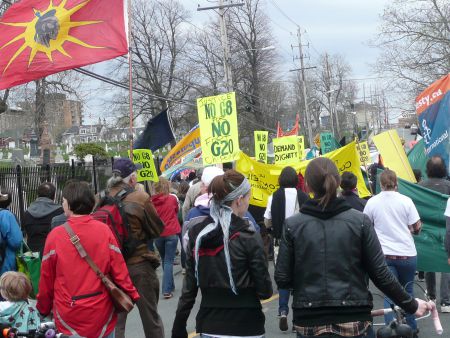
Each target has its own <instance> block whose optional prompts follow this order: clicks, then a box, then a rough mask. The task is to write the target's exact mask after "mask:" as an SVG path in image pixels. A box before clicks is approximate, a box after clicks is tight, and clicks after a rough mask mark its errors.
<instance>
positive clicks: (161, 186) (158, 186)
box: [155, 177, 170, 195]
mask: <svg viewBox="0 0 450 338" xmlns="http://www.w3.org/2000/svg"><path fill="white" fill-rule="evenodd" d="M155 192H156V193H157V194H161V193H162V194H164V195H168V194H169V192H170V182H169V181H168V180H167V179H166V178H164V177H160V178H159V182H157V183H155Z"/></svg>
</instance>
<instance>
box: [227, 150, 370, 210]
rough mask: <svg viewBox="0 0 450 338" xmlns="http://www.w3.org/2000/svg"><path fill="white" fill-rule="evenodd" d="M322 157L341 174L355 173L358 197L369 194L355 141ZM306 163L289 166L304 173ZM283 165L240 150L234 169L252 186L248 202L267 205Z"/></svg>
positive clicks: (261, 205) (276, 187)
mask: <svg viewBox="0 0 450 338" xmlns="http://www.w3.org/2000/svg"><path fill="white" fill-rule="evenodd" d="M324 157H328V158H329V159H330V160H332V161H333V162H334V163H336V166H337V168H338V170H339V173H341V174H342V173H343V172H344V171H350V172H352V173H353V174H355V175H356V177H357V178H358V185H357V189H358V194H359V196H360V197H366V196H370V192H369V190H367V187H366V185H365V183H364V178H363V176H362V174H361V169H360V165H361V164H360V162H359V154H358V152H357V150H356V145H355V142H352V143H349V144H347V145H346V146H345V147H342V148H339V149H337V150H334V151H332V152H329V153H328V154H326V155H325V156H324ZM308 163H309V161H301V162H299V161H297V163H291V164H290V166H292V167H293V168H294V169H295V170H296V171H297V172H301V173H302V174H303V175H304V173H305V169H306V166H307V165H308ZM284 167H285V166H284V165H276V164H264V163H260V162H257V161H255V160H253V159H251V158H250V157H249V156H247V155H246V154H244V153H242V152H241V154H240V156H239V158H238V160H237V161H236V170H237V171H239V172H240V173H242V174H243V175H245V177H247V179H248V180H249V182H250V184H251V186H252V196H251V199H250V204H253V205H256V206H260V207H266V206H267V199H268V198H269V196H270V195H272V194H273V193H274V192H275V191H276V190H277V189H278V176H279V175H280V173H281V170H282V169H283V168H284Z"/></svg>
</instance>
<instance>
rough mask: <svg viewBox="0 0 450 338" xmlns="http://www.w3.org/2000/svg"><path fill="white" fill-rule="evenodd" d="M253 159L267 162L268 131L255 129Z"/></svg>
mask: <svg viewBox="0 0 450 338" xmlns="http://www.w3.org/2000/svg"><path fill="white" fill-rule="evenodd" d="M254 137H255V159H256V160H257V161H260V162H262V163H267V142H268V140H269V132H268V131H263V130H255V131H254Z"/></svg>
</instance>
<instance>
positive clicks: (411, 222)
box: [364, 169, 422, 331]
mask: <svg viewBox="0 0 450 338" xmlns="http://www.w3.org/2000/svg"><path fill="white" fill-rule="evenodd" d="M380 184H381V190H382V191H381V193H379V194H378V195H376V196H374V197H372V198H371V199H369V201H368V202H367V204H366V206H365V208H364V213H365V214H366V215H367V216H369V218H370V219H371V220H372V222H373V224H374V227H375V231H376V233H377V235H378V239H379V241H380V244H381V248H382V250H383V253H384V255H385V258H386V263H387V265H388V266H389V268H390V269H391V271H392V272H393V274H394V275H395V276H396V277H397V279H398V280H399V282H400V284H402V285H403V286H404V287H405V289H406V291H407V292H408V293H409V294H410V295H411V296H414V295H413V283H412V282H413V281H414V275H415V272H416V265H417V251H416V246H415V244H414V239H413V237H412V235H413V234H415V235H416V234H418V233H419V231H420V229H421V226H422V223H421V221H420V216H419V213H418V212H417V209H416V207H415V205H414V203H413V201H412V200H411V199H410V198H409V197H407V196H404V195H402V194H400V193H398V192H397V175H396V174H395V172H394V171H392V170H389V169H386V170H384V171H383V173H382V174H381V176H380ZM390 303H391V302H390V300H389V299H387V298H386V299H385V307H389V306H390ZM392 319H393V316H391V315H387V316H385V321H386V322H389V321H391V320H392ZM406 319H407V323H408V325H410V326H411V327H412V328H413V329H414V330H416V331H417V325H416V321H415V318H414V316H412V315H411V316H407V317H406Z"/></svg>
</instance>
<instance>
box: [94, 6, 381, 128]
mask: <svg viewBox="0 0 450 338" xmlns="http://www.w3.org/2000/svg"><path fill="white" fill-rule="evenodd" d="M237 1H239V0H237ZM211 2H212V1H211ZM211 2H209V1H207V0H183V1H182V4H183V5H184V6H185V7H186V8H187V9H188V10H190V11H191V21H192V22H194V23H195V24H196V25H198V26H201V23H202V22H205V21H207V20H208V18H214V17H215V16H217V14H216V13H215V12H214V11H202V12H198V11H197V10H196V9H197V5H200V6H202V7H205V6H212V5H213V3H211ZM263 2H264V9H265V11H266V13H267V14H268V16H269V18H270V20H271V25H272V29H273V33H274V36H275V38H276V40H277V42H278V45H277V46H276V47H277V48H278V51H279V53H280V55H281V57H282V60H283V65H282V72H284V73H285V74H286V76H288V70H289V69H290V68H294V67H297V68H298V67H299V65H298V60H297V61H295V62H296V64H295V65H294V64H293V61H292V56H293V54H292V50H291V45H297V35H296V30H297V27H296V25H295V24H298V25H299V26H300V27H301V29H302V33H305V35H304V41H303V43H304V44H307V43H309V46H310V47H309V48H305V50H304V53H305V54H306V55H309V56H310V60H309V61H308V62H309V63H310V64H311V65H314V63H315V62H316V60H317V57H318V55H319V53H323V52H325V51H327V52H328V53H329V54H336V53H337V54H342V55H343V56H344V57H345V58H346V60H347V61H348V62H349V64H350V65H351V67H352V70H353V75H352V77H353V78H356V79H362V78H372V77H374V76H376V75H375V74H373V73H372V72H371V68H370V64H373V63H374V62H375V61H376V59H377V55H378V51H377V50H376V49H374V48H371V47H369V46H368V42H369V40H370V39H373V38H374V37H375V36H376V34H377V31H378V27H379V25H380V15H381V14H382V12H383V9H384V7H385V6H386V4H387V3H389V0H371V1H362V0H263ZM274 2H275V3H276V5H277V6H278V7H279V8H280V9H281V11H282V12H284V14H282V13H281V12H280V10H279V9H277V7H276V6H275V5H274V4H273V3H274ZM286 16H287V17H286ZM294 23H295V24H294ZM294 53H295V56H298V52H294ZM102 69H104V65H100V66H96V67H95V69H94V70H96V71H97V70H98V71H99V72H100V73H104V72H102V71H101V70H102ZM362 82H363V81H358V84H359V85H360V86H362ZM364 82H365V85H366V88H368V87H369V86H374V85H375V82H376V80H371V79H368V80H365V81H364ZM96 85H98V83H96ZM100 110H101V107H100V105H99V103H97V102H96V101H93V100H91V101H90V102H89V103H88V104H87V106H86V122H87V123H91V122H94V123H95V122H96V121H97V115H96V114H95V113H94V112H99V111H100ZM90 116H92V118H91V117H90Z"/></svg>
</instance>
